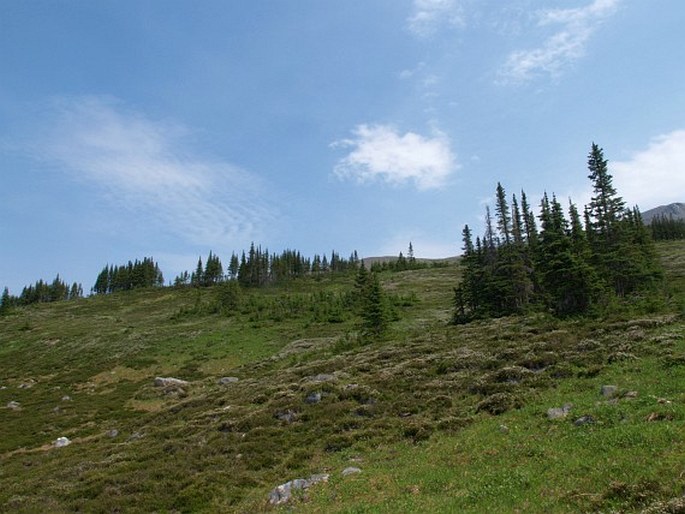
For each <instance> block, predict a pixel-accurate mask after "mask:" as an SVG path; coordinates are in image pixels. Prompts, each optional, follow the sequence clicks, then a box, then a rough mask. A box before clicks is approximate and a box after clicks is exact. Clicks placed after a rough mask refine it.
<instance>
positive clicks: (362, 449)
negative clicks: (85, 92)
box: [0, 242, 685, 512]
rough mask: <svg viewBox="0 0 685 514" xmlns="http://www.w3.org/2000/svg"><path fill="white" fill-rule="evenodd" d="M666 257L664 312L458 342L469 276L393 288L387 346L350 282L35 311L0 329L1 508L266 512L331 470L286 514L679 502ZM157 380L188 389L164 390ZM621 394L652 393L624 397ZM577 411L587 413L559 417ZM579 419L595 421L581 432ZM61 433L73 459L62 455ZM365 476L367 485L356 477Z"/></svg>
mask: <svg viewBox="0 0 685 514" xmlns="http://www.w3.org/2000/svg"><path fill="white" fill-rule="evenodd" d="M659 252H660V254H661V255H662V258H663V261H664V264H665V267H666V269H667V273H668V277H669V285H670V292H669V295H668V296H666V297H663V298H661V299H659V301H658V302H657V303H658V304H659V309H652V310H654V311H655V312H652V313H648V314H642V315H639V316H638V315H636V314H634V312H635V311H636V309H637V308H638V307H633V308H631V309H627V308H623V309H619V310H617V311H616V312H614V313H613V314H612V315H611V318H610V319H606V318H605V319H586V320H582V319H581V320H566V321H559V320H555V319H552V318H549V317H546V316H543V315H531V316H528V317H519V318H503V319H498V320H491V321H487V322H477V323H472V324H470V325H465V326H450V325H448V324H447V321H448V320H449V318H450V315H451V298H452V287H453V286H454V284H455V283H456V282H457V280H458V276H459V272H458V268H457V267H454V266H451V267H447V268H435V269H425V270H417V271H407V272H401V273H386V274H384V275H383V277H382V282H383V285H384V288H385V289H386V291H387V292H388V293H389V294H391V295H393V297H394V298H395V304H396V309H397V311H398V314H399V316H398V320H397V321H395V322H393V323H392V325H391V329H390V333H389V334H388V337H387V338H386V339H383V340H380V341H375V342H372V343H365V342H364V341H363V340H360V339H359V338H358V337H357V336H356V335H355V326H356V323H357V320H356V319H355V318H354V316H353V315H351V314H350V313H349V312H348V311H345V310H341V309H340V305H341V302H344V299H345V297H346V295H348V294H349V292H350V291H352V289H353V277H351V276H348V277H345V276H337V277H325V278H320V279H311V280H301V281H293V282H291V283H289V284H287V285H284V286H281V287H278V288H271V289H266V290H258V291H254V290H253V291H244V294H243V298H242V303H241V308H239V309H238V312H235V313H233V314H232V315H230V316H225V315H220V314H216V313H213V311H212V305H213V302H214V296H215V291H213V290H211V289H207V290H199V291H198V290H194V289H180V290H174V289H157V290H147V291H134V292H126V293H117V294H114V295H110V296H106V297H92V298H87V299H82V300H78V301H74V302H63V303H55V304H45V305H33V306H30V307H27V308H23V309H17V310H15V311H14V312H13V313H11V314H9V315H7V316H3V317H0V387H4V388H3V389H0V486H1V487H0V510H4V511H17V512H73V511H87V512H112V511H119V512H152V511H157V512H260V511H268V510H271V509H272V508H271V507H270V506H269V505H268V504H267V501H266V497H267V494H268V492H269V490H271V489H272V488H273V487H275V486H276V485H278V484H280V483H283V482H285V481H287V480H290V479H293V478H298V477H307V476H309V475H311V474H313V473H319V472H322V471H327V472H330V473H331V479H330V481H329V483H328V484H320V485H316V486H314V487H312V488H311V489H310V490H309V491H307V493H306V494H305V495H300V497H299V498H298V499H297V500H296V501H295V502H294V503H293V504H292V505H290V506H287V507H284V508H282V509H283V510H288V509H290V508H292V506H293V505H294V508H295V510H297V511H302V512H517V511H518V512H591V511H603V512H611V511H616V512H636V511H640V510H641V509H643V508H645V507H647V506H649V505H654V504H656V502H664V501H668V500H669V499H671V498H674V497H677V496H680V495H681V494H682V493H683V487H684V486H685V484H684V483H683V476H685V468H684V467H683V462H685V448H684V445H685V443H684V441H685V432H684V429H683V426H685V411H684V407H683V406H684V405H685V395H684V392H683V384H685V323H684V321H683V319H684V318H683V314H684V313H685V303H683V297H684V295H683V291H685V275H684V271H683V270H685V244H683V243H682V242H677V243H669V244H662V245H660V246H659ZM650 301H652V300H650ZM320 374H329V375H333V379H331V380H324V381H321V380H319V379H317V375H320ZM160 375H161V376H174V377H178V378H181V379H184V380H189V381H190V382H191V383H190V385H189V386H188V387H185V388H183V390H181V391H166V392H165V391H163V390H161V389H159V388H156V387H154V385H153V379H154V377H155V376H160ZM222 376H236V377H239V378H240V381H239V382H237V383H234V384H230V385H227V386H222V385H219V384H218V383H217V380H218V378H219V377H222ZM22 384H24V387H20V386H22ZM602 384H616V385H617V386H618V387H619V388H620V390H621V391H622V392H626V391H637V392H638V396H637V398H632V399H628V398H625V399H620V400H619V401H618V402H617V403H616V404H612V403H607V401H606V400H605V399H603V398H602V397H600V395H599V388H600V386H601V385H602ZM26 385H29V386H30V387H25V386H26ZM313 393H318V394H320V395H321V401H320V402H318V403H310V402H308V401H307V398H308V397H309V396H310V395H311V394H313ZM65 396H69V399H63V398H64V397H65ZM659 398H663V399H666V400H668V401H669V402H670V403H659V402H658V399H659ZM10 401H18V402H19V403H20V404H21V409H20V410H12V409H9V408H5V405H7V403H8V402H10ZM564 403H572V404H573V408H572V410H571V413H570V414H569V417H568V418H567V419H565V420H561V421H549V420H547V418H546V415H545V413H546V411H547V409H548V408H550V407H559V406H561V405H563V404H564ZM582 415H591V416H592V417H593V418H594V419H595V420H596V421H597V422H596V423H595V424H592V425H585V426H580V427H578V426H575V425H574V424H573V421H574V420H575V419H577V418H578V417H580V416H582ZM501 425H506V427H507V430H503V429H501V428H500V426H501ZM111 429H117V430H118V435H117V436H116V437H110V436H109V435H108V434H107V432H108V431H109V430H111ZM60 436H66V437H69V438H70V439H71V440H72V444H71V445H70V446H67V447H65V448H52V447H51V443H52V442H53V441H54V440H55V439H57V437H60ZM350 465H354V466H358V467H360V468H362V470H363V472H362V473H361V474H359V475H352V476H349V477H346V478H342V477H341V475H340V472H341V471H342V469H344V468H345V467H347V466H350Z"/></svg>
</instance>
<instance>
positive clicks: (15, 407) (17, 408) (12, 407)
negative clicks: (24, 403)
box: [7, 400, 21, 410]
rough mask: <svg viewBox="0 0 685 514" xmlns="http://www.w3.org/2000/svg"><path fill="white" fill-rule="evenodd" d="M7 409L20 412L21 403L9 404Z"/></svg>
mask: <svg viewBox="0 0 685 514" xmlns="http://www.w3.org/2000/svg"><path fill="white" fill-rule="evenodd" d="M7 408H8V409H12V410H19V409H21V403H19V402H15V401H14V400H12V401H11V402H7Z"/></svg>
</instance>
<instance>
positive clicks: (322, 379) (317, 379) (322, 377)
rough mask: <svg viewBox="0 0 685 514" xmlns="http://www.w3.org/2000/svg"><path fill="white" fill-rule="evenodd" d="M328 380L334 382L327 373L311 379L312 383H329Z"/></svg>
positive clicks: (333, 378)
mask: <svg viewBox="0 0 685 514" xmlns="http://www.w3.org/2000/svg"><path fill="white" fill-rule="evenodd" d="M330 380H335V377H334V376H333V375H329V374H328V373H319V374H318V375H316V376H315V377H312V382H329V381H330Z"/></svg>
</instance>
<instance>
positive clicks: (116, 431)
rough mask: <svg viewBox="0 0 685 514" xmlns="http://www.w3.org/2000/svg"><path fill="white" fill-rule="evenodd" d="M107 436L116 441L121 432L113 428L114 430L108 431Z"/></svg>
mask: <svg viewBox="0 0 685 514" xmlns="http://www.w3.org/2000/svg"><path fill="white" fill-rule="evenodd" d="M106 434H107V437H111V438H112V439H114V438H115V437H116V436H118V435H119V431H118V430H117V429H116V428H113V429H112V430H108V431H107V433H106Z"/></svg>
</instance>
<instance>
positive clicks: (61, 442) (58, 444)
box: [53, 437, 71, 448]
mask: <svg viewBox="0 0 685 514" xmlns="http://www.w3.org/2000/svg"><path fill="white" fill-rule="evenodd" d="M70 444H71V441H70V440H69V438H68V437H58V438H57V440H56V441H55V442H54V443H53V445H54V446H55V448H63V447H65V446H69V445H70Z"/></svg>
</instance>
